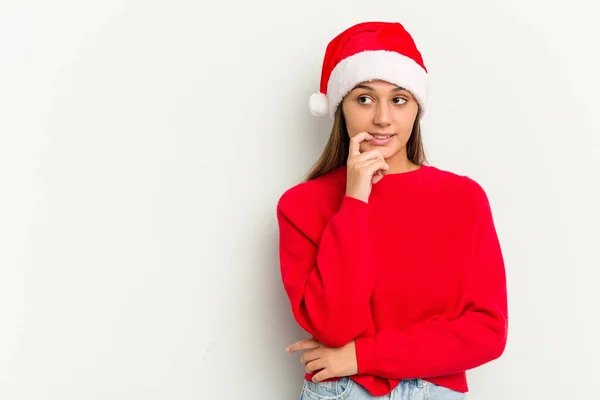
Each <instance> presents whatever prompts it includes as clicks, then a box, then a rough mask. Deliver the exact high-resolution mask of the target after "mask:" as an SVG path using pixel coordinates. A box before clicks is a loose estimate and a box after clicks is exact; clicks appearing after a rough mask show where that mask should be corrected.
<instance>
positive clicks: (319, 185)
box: [277, 167, 346, 211]
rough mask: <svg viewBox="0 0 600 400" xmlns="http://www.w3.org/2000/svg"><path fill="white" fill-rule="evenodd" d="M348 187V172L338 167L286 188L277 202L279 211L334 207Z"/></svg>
mask: <svg viewBox="0 0 600 400" xmlns="http://www.w3.org/2000/svg"><path fill="white" fill-rule="evenodd" d="M345 188H346V172H345V168H344V167H338V168H336V169H334V170H332V171H329V172H327V173H325V174H323V175H321V176H319V177H317V178H314V179H311V180H308V181H304V182H300V183H298V184H295V185H294V186H292V187H290V188H288V189H286V190H285V191H284V192H283V193H282V194H281V196H280V198H279V200H278V202H277V209H278V211H282V210H283V211H285V210H290V209H307V208H308V209H311V208H312V209H314V208H315V207H317V208H325V209H329V208H333V207H335V204H337V203H339V202H340V201H341V198H342V197H343V194H344V191H345Z"/></svg>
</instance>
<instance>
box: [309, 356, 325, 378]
mask: <svg viewBox="0 0 600 400" xmlns="http://www.w3.org/2000/svg"><path fill="white" fill-rule="evenodd" d="M326 366H327V365H326V364H325V362H324V361H323V359H322V358H317V359H316V360H313V361H310V362H308V363H307V364H306V366H305V368H304V370H305V371H306V372H307V373H309V374H311V373H313V372H314V371H318V370H320V369H323V368H325V367H326Z"/></svg>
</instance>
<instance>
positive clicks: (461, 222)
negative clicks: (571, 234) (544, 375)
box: [277, 166, 508, 396]
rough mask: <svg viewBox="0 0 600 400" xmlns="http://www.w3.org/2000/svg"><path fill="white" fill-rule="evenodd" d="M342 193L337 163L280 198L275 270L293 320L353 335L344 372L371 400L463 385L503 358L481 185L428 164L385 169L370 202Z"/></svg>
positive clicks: (503, 333)
mask: <svg viewBox="0 0 600 400" xmlns="http://www.w3.org/2000/svg"><path fill="white" fill-rule="evenodd" d="M345 190H346V167H340V168H338V169H336V170H334V171H332V172H330V173H328V174H325V175H323V176H321V177H319V178H317V179H313V180H311V181H308V182H303V183H300V184H298V185H296V186H294V187H292V188H290V189H288V190H287V191H286V192H285V193H284V194H283V195H282V196H281V198H280V199H279V202H278V205H277V218H278V223H279V238H280V239H279V240H280V243H279V246H280V247H279V255H280V266H281V275H282V279H283V286H284V288H285V291H286V293H287V295H288V297H289V300H290V304H291V308H292V312H293V314H294V317H295V319H296V321H297V322H298V323H299V324H300V326H301V327H302V328H303V329H304V330H305V331H307V332H308V333H309V334H311V335H312V336H313V337H314V338H316V339H317V340H318V341H319V342H321V343H322V344H324V345H325V346H329V347H341V346H343V345H345V344H347V343H348V342H350V341H352V340H353V339H356V357H357V361H358V375H354V376H352V377H351V378H352V379H353V380H354V381H356V382H357V383H359V384H360V385H362V386H363V387H364V388H366V389H367V390H368V391H369V392H370V393H371V394H373V395H375V396H380V395H385V394H388V393H389V392H391V391H392V390H393V389H394V387H396V385H397V384H398V383H399V382H400V380H402V379H413V378H423V379H426V380H428V381H430V382H433V383H435V384H438V385H441V386H445V387H448V388H450V389H453V390H457V391H460V392H466V391H468V385H467V379H466V371H467V370H469V369H471V368H474V367H477V366H480V365H482V364H484V363H487V362H489V361H491V360H494V359H496V358H498V357H500V355H501V354H502V353H503V352H504V348H505V344H506V338H507V326H508V325H507V296H506V277H505V269H504V262H503V257H502V253H501V249H500V244H499V241H498V237H497V234H496V230H495V227H494V222H493V218H492V213H491V210H490V206H489V202H488V198H487V196H486V193H485V192H484V190H483V189H482V188H481V186H480V185H478V184H477V183H476V182H475V181H473V180H472V179H470V178H467V177H465V176H460V175H457V174H453V173H451V172H447V171H443V170H441V169H438V168H436V167H432V166H422V167H421V168H419V169H418V170H416V171H411V172H406V173H400V174H390V175H387V176H385V177H384V178H383V179H382V180H381V181H380V182H379V183H377V184H375V185H374V186H373V189H372V191H371V195H370V197H369V203H365V202H363V201H361V200H358V199H355V198H353V197H349V196H346V195H345ZM312 375H313V374H306V375H305V378H306V379H309V380H310V379H311V378H312Z"/></svg>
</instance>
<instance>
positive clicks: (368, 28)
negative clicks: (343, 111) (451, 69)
mask: <svg viewBox="0 0 600 400" xmlns="http://www.w3.org/2000/svg"><path fill="white" fill-rule="evenodd" d="M372 80H384V81H387V82H390V83H393V84H395V85H398V86H400V87H402V88H404V89H406V90H408V91H409V92H411V94H412V95H413V97H414V98H415V100H416V101H417V102H418V103H419V108H420V111H421V112H420V114H421V115H422V114H423V112H424V111H425V102H426V100H427V68H425V64H424V63H423V59H422V57H421V53H420V52H419V50H418V49H417V46H416V45H415V42H414V40H413V38H412V37H411V35H410V34H409V33H408V32H407V31H406V29H404V27H403V26H402V25H401V24H400V23H397V22H362V23H359V24H357V25H354V26H352V27H350V28H348V29H346V30H345V31H344V32H342V33H340V34H339V35H338V36H336V37H335V38H334V39H333V40H332V41H331V42H330V43H329V45H328V46H327V49H326V51H325V58H324V59H323V68H322V71H321V83H320V91H319V93H314V94H313V95H312V96H310V100H309V108H310V112H311V113H312V114H313V115H315V116H324V115H327V114H329V116H330V117H331V118H333V117H334V115H335V111H336V109H337V107H338V106H339V104H340V103H341V101H342V99H343V98H344V96H345V95H346V94H348V93H349V92H350V91H351V90H352V89H353V88H354V86H356V85H358V84H359V83H363V82H367V81H372Z"/></svg>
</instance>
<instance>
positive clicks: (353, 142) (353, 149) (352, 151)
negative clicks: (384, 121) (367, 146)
mask: <svg viewBox="0 0 600 400" xmlns="http://www.w3.org/2000/svg"><path fill="white" fill-rule="evenodd" d="M371 139H373V136H371V135H370V134H369V133H367V132H361V133H359V134H358V135H356V136H354V137H352V138H351V139H350V147H349V149H348V157H355V156H357V155H359V154H360V143H361V142H362V141H363V140H371Z"/></svg>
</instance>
